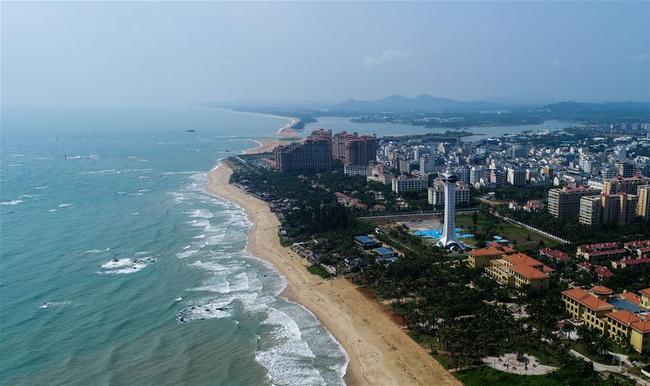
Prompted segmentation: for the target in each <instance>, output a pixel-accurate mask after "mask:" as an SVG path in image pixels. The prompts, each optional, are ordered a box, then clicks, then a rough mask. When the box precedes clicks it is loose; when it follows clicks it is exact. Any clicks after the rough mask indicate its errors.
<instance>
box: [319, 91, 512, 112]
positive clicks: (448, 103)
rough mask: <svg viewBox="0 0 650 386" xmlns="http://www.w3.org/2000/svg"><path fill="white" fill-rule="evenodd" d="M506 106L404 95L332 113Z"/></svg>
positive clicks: (353, 104) (345, 104) (355, 104)
mask: <svg viewBox="0 0 650 386" xmlns="http://www.w3.org/2000/svg"><path fill="white" fill-rule="evenodd" d="M502 108H504V105H501V104H498V103H490V102H482V101H477V102H462V101H458V100H454V99H447V98H437V97H433V96H431V95H420V96H418V97H415V98H408V97H405V96H403V95H390V96H387V97H385V98H381V99H378V100H374V101H358V100H354V99H348V100H347V101H345V102H343V103H340V104H338V105H335V106H333V107H332V108H331V109H332V111H340V112H347V113H350V112H355V113H379V112H393V113H396V112H397V113H401V112H436V111H479V110H497V109H502Z"/></svg>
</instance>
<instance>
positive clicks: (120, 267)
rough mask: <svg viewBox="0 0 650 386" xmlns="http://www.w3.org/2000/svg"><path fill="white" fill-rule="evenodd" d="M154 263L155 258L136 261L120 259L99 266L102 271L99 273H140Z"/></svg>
mask: <svg viewBox="0 0 650 386" xmlns="http://www.w3.org/2000/svg"><path fill="white" fill-rule="evenodd" d="M155 261H156V258H155V257H152V256H150V257H145V258H138V259H130V258H122V259H113V260H110V261H108V262H106V263H104V264H102V265H101V268H102V269H104V271H100V273H103V274H114V275H115V274H129V273H135V272H139V271H142V270H143V269H145V268H146V267H147V266H148V265H149V264H151V263H154V262H155Z"/></svg>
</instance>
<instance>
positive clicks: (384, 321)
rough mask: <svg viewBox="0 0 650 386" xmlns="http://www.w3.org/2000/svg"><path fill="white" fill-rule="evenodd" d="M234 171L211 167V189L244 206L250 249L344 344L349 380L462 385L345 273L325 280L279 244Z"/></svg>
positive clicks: (263, 208)
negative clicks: (233, 179) (249, 224)
mask: <svg viewBox="0 0 650 386" xmlns="http://www.w3.org/2000/svg"><path fill="white" fill-rule="evenodd" d="M268 146H271V145H268ZM260 147H261V146H258V148H254V149H251V150H250V152H255V151H259V149H260ZM231 174H232V170H231V169H230V168H229V167H228V166H226V165H224V164H221V165H219V166H218V167H217V168H215V169H213V170H212V171H211V172H210V173H209V180H208V189H209V191H211V192H212V193H214V194H216V195H218V196H220V197H222V198H225V199H227V200H229V201H232V202H234V203H236V204H238V205H240V206H241V207H242V208H244V210H245V212H246V214H247V216H248V218H249V219H250V221H251V222H252V223H253V226H252V227H251V229H250V232H249V235H248V249H249V252H250V253H251V254H253V255H254V256H257V257H260V258H262V259H265V260H267V261H269V262H270V263H271V264H273V265H274V266H275V267H276V268H277V269H278V270H279V271H280V273H281V274H282V275H283V276H284V277H285V278H286V281H287V287H286V289H285V291H284V292H283V295H284V296H285V297H287V298H288V299H289V300H291V301H295V302H297V303H300V304H302V305H303V306H305V307H306V308H307V309H309V310H310V311H311V312H312V313H314V315H316V317H317V318H318V319H319V320H320V322H321V323H322V324H323V325H324V326H325V327H326V328H327V329H328V330H329V331H330V333H331V334H332V335H333V336H334V337H335V338H336V340H337V341H338V342H339V343H340V344H341V345H342V346H343V348H344V349H345V351H346V352H347V353H348V356H349V359H350V362H349V364H348V368H347V372H346V375H345V381H346V383H347V384H348V385H352V386H356V385H460V382H458V381H457V380H456V378H454V377H453V376H452V375H451V374H450V373H449V372H447V371H446V370H445V369H444V368H443V367H442V366H441V365H440V364H439V363H438V362H436V361H435V360H434V359H433V357H431V355H429V353H427V351H426V350H424V349H423V348H422V347H421V346H420V345H418V344H417V343H416V342H415V341H414V340H412V339H411V338H410V337H409V336H408V335H407V334H406V333H405V331H404V330H403V329H402V328H401V327H400V326H399V325H398V324H396V323H395V322H394V321H393V320H392V319H391V318H390V316H389V314H388V313H387V312H386V310H385V309H384V308H383V306H382V305H380V304H379V303H377V302H375V301H373V300H372V299H369V298H367V297H366V296H364V295H363V294H362V292H360V291H359V290H358V289H357V287H356V286H355V285H353V284H352V283H351V282H349V281H348V280H346V279H344V278H341V277H337V278H335V279H330V280H324V279H322V278H321V277H319V276H316V275H313V274H311V273H310V272H309V271H307V269H306V265H307V262H306V261H305V260H304V259H302V258H300V257H299V256H298V255H296V254H295V253H293V252H292V251H291V250H290V249H289V248H286V247H283V246H282V245H281V244H280V241H279V238H278V227H279V225H280V224H279V221H278V219H277V217H276V216H275V214H273V212H271V210H270V209H269V207H268V205H267V204H266V203H265V202H264V201H261V200H259V199H257V198H255V197H252V196H250V195H247V194H246V193H245V192H243V191H242V190H240V189H239V188H237V187H236V186H234V185H230V184H229V179H230V175H231Z"/></svg>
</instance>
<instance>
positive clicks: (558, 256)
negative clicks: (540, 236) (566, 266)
mask: <svg viewBox="0 0 650 386" xmlns="http://www.w3.org/2000/svg"><path fill="white" fill-rule="evenodd" d="M539 252H540V253H541V254H542V255H546V256H548V257H550V258H553V259H555V260H559V261H569V260H571V256H570V255H569V254H568V253H566V252H562V251H558V250H555V249H551V248H543V249H540V251H539Z"/></svg>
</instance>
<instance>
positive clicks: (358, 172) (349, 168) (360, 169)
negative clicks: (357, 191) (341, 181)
mask: <svg viewBox="0 0 650 386" xmlns="http://www.w3.org/2000/svg"><path fill="white" fill-rule="evenodd" d="M343 174H345V175H346V176H363V177H367V176H368V166H367V165H345V166H343Z"/></svg>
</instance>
